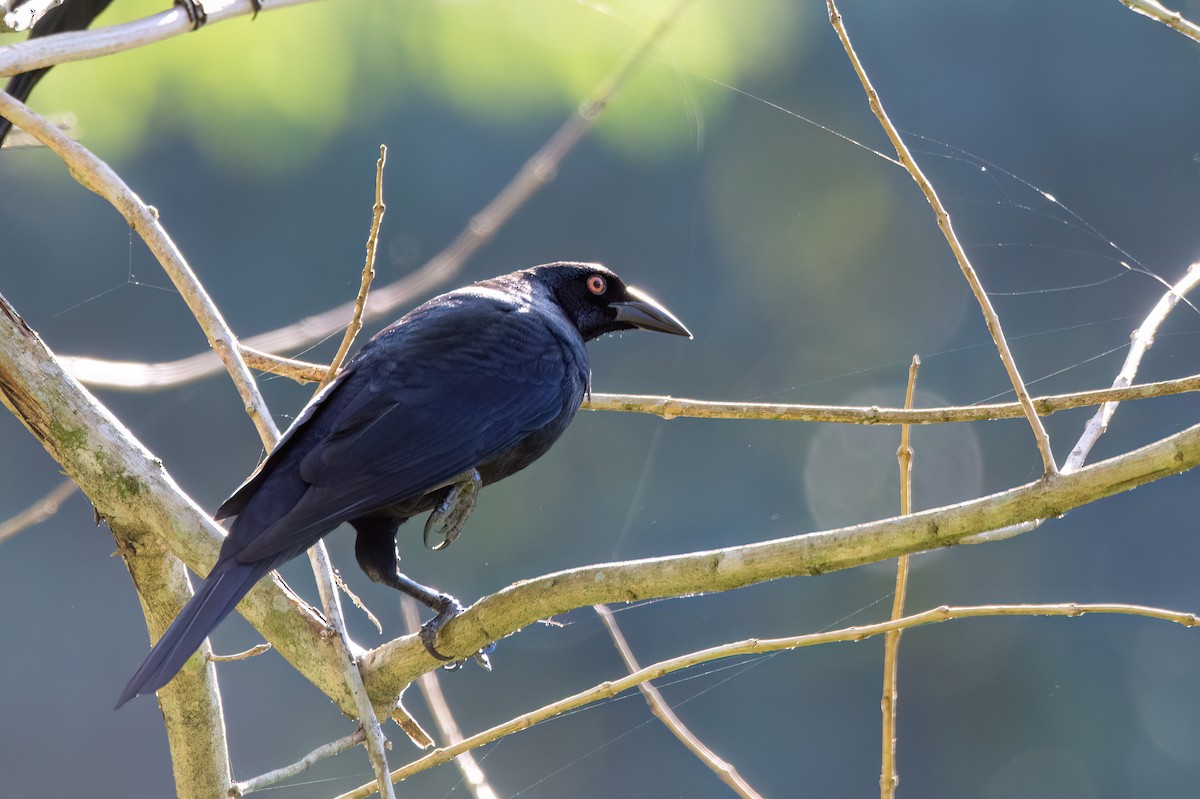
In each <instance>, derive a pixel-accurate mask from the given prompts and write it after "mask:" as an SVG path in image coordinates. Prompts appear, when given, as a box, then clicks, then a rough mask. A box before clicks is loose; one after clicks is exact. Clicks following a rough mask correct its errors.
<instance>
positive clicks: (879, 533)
mask: <svg viewBox="0 0 1200 799" xmlns="http://www.w3.org/2000/svg"><path fill="white" fill-rule="evenodd" d="M1197 464H1200V425H1195V426H1193V427H1190V428H1188V429H1187V430H1184V431H1182V432H1179V433H1175V434H1174V435H1171V436H1167V437H1166V438H1163V439H1161V440H1159V441H1156V442H1154V443H1152V444H1149V445H1147V446H1145V447H1142V448H1141V449H1138V450H1134V451H1133V452H1129V453H1126V454H1123V455H1120V456H1118V457H1115V458H1110V459H1109V460H1105V461H1100V462H1098V463H1094V464H1092V465H1090V466H1086V467H1084V468H1083V469H1080V470H1079V471H1077V472H1073V473H1071V474H1060V475H1052V476H1044V477H1043V478H1042V479H1040V480H1037V481H1035V482H1032V483H1029V484H1026V485H1024V486H1020V487H1017V488H1013V489H1010V490H1008V491H1005V492H1003V493H999V494H993V495H991V496H987V497H982V498H979V499H974V500H970V501H967V502H962V503H959V504H957V505H951V506H947V507H943V508H935V509H933V510H927V511H921V512H920V513H914V514H912V515H910V516H902V517H894V518H891V519H884V520H881V521H875V522H868V523H865V524H859V525H855V526H853V527H843V528H839V529H836V530H827V531H824V532H819V533H810V534H806V535H798V536H792V537H789V538H781V539H776V540H773V541H764V542H761V543H756V544H742V545H739V546H732V547H725V548H723V549H716V550H711V551H708V552H696V553H690V554H686V555H675V556H669V557H660V558H651V559H647V560H637V561H628V562H625V563H608V564H601V565H595V566H585V567H581V568H577V569H570V570H567V571H562V572H557V573H555V574H549V575H545V576H542V577H538V578H534V579H530V580H524V581H521V582H518V583H515V584H514V585H510V586H508V587H507V588H504V589H502V590H500V591H498V592H497V593H495V594H492V595H491V596H488V597H485V598H484V599H481V600H479V601H478V602H476V603H475V604H474V605H472V606H471V607H470V608H468V609H467V610H466V611H465V612H464V613H463V614H462V615H460V616H457V617H456V618H454V619H451V620H450V621H449V622H448V623H447V624H446V626H445V627H443V628H442V630H441V632H440V635H439V639H438V640H439V648H440V649H441V651H442V652H443V653H445V654H447V655H451V656H454V655H457V656H460V657H467V656H469V655H470V654H471V653H472V652H476V651H478V650H479V649H480V648H482V647H484V646H486V645H487V644H488V643H490V642H492V641H495V640H497V639H499V638H502V637H503V636H505V635H508V634H510V633H512V632H514V631H516V630H519V629H521V628H522V627H524V626H526V625H529V624H532V623H534V622H536V621H537V620H539V619H545V618H549V617H551V616H555V615H557V614H559V613H564V612H566V611H568V610H571V609H574V608H578V607H583V606H585V605H597V604H601V603H605V602H630V601H635V600H641V599H650V598H654V597H664V596H683V595H688V594H695V593H701V592H708V591H727V590H729V589H732V588H740V587H742V586H745V585H750V584H752V583H757V582H762V581H765V580H773V579H776V578H779V577H792V576H798V575H804V574H823V573H825V572H830V571H838V570H840V569H846V568H850V567H853V566H860V565H862V564H864V563H872V562H876V561H879V560H884V559H890V558H895V557H898V556H899V555H902V554H905V553H912V552H923V551H925V550H930V549H938V548H941V547H946V546H951V545H953V544H957V543H960V542H962V541H964V540H965V539H967V538H969V537H971V536H974V535H976V534H978V533H981V532H984V531H986V530H995V529H998V528H1001V527H1007V526H1010V525H1014V524H1017V523H1019V522H1024V521H1029V520H1031V519H1043V518H1048V517H1055V516H1060V515H1062V514H1064V513H1066V512H1067V511H1068V510H1070V509H1072V508H1076V507H1079V506H1080V505H1084V504H1087V503H1090V502H1094V501H1096V500H1098V499H1101V498H1102V497H1107V496H1111V495H1113V494H1116V493H1119V492H1122V491H1127V490H1129V489H1132V488H1135V487H1137V486H1139V485H1143V484H1145V483H1147V482H1150V481H1152V480H1157V479H1161V478H1163V477H1167V476H1169V475H1172V474H1178V473H1179V472H1182V471H1185V470H1187V469H1190V468H1192V467H1193V466H1196V465H1197ZM436 665H437V662H436V661H435V660H434V659H433V657H432V656H431V655H429V654H428V653H427V652H426V651H425V649H424V647H423V646H422V645H421V643H420V642H419V641H418V640H417V638H416V636H412V635H409V636H405V637H403V638H399V639H396V640H395V641H391V642H388V643H385V644H383V645H382V646H380V647H377V648H376V649H373V650H371V651H370V652H368V653H367V655H366V656H365V657H364V658H363V666H364V674H365V676H366V680H367V687H368V689H369V690H370V692H371V695H372V696H373V697H379V696H387V695H394V694H395V693H397V692H399V691H400V690H401V689H403V687H404V686H405V685H407V684H408V683H409V682H411V681H412V680H413V679H415V678H416V676H417V675H419V674H421V673H423V672H425V671H429V670H430V669H432V668H434V667H436Z"/></svg>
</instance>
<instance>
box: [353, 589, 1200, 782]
mask: <svg viewBox="0 0 1200 799" xmlns="http://www.w3.org/2000/svg"><path fill="white" fill-rule="evenodd" d="M1101 613H1103V614H1117V615H1127V616H1141V617H1144V618H1151V619H1160V620H1162V621H1169V622H1174V623H1175V624H1182V625H1183V626H1185V627H1195V626H1197V625H1200V618H1197V616H1196V615H1195V614H1194V613H1180V612H1178V611H1173V610H1162V609H1159V608H1150V607H1143V606H1140V605H1123V604H1079V603H1074V602H1072V603H1063V604H1054V605H981V606H971V607H948V606H942V607H938V608H933V609H932V610H927V611H924V612H923V613H916V614H913V615H912V616H906V617H905V618H902V619H895V620H890V621H884V622H878V623H876V624H864V625H861V626H857V627H848V628H846V629H842V630H833V631H830V632H824V633H810V634H808V635H797V636H791V637H788V638H767V639H756V638H751V639H749V640H746V641H739V642H737V643H732V644H725V645H723V646H716V647H712V648H711V649H703V650H700V651H698V652H691V653H688V654H686V655H681V656H680V657H677V658H671V659H670V660H664V661H661V662H659V663H655V664H654V665H652V666H647V667H645V668H644V669H641V670H639V671H636V672H634V673H632V674H630V675H628V676H625V677H622V678H620V679H616V680H611V681H609V682H604V683H601V684H600V685H597V686H595V687H593V688H589V689H588V690H586V691H580V692H579V693H577V694H574V695H573V696H568V697H566V698H564V699H560V700H559V701H557V702H552V703H550V704H548V705H546V706H544V707H541V708H538V709H537V710H534V711H532V712H529V713H525V714H523V715H521V716H517V717H516V718H514V719H511V720H510V721H506V722H504V723H503V724H499V725H496V726H495V727H492V728H490V729H487V730H484V731H483V732H480V733H477V734H475V735H472V736H470V737H469V738H465V739H464V740H463V741H462V742H460V743H457V744H454V745H453V746H445V747H442V748H439V749H435V750H434V751H432V752H430V753H429V754H428V755H425V756H424V757H421V758H419V759H417V760H414V761H413V762H411V763H409V764H408V765H406V766H402V767H401V768H398V769H396V770H395V771H393V772H392V774H391V777H392V779H393V780H394V781H396V782H399V781H401V780H404V779H407V778H409V777H411V776H413V775H414V774H418V773H420V772H422V771H425V770H427V769H430V768H433V767H434V766H439V765H441V764H443V763H445V762H447V761H449V760H450V759H451V758H453V757H457V756H458V755H460V754H462V753H463V752H466V751H469V750H471V749H475V748H477V747H480V746H483V745H484V744H487V743H491V742H492V741H495V740H497V739H499V738H503V737H504V736H506V735H512V734H513V733H516V732H521V731H522V730H527V729H529V728H530V727H532V726H534V725H535V724H538V723H540V722H543V721H546V720H547V719H551V718H554V717H555V716H558V715H561V714H563V713H566V712H567V711H569V710H574V709H575V708H578V707H583V706H584V705H589V704H592V703H593V702H598V701H601V700H604V699H610V698H612V697H614V696H617V695H618V694H620V693H622V692H623V691H627V690H629V689H630V688H633V687H636V686H638V685H640V684H642V683H644V682H647V681H649V680H657V679H659V678H661V677H664V676H666V675H667V674H671V673H673V672H677V671H681V670H683V669H687V668H690V667H692V666H698V665H700V664H701V663H708V662H711V661H714V660H719V659H723V658H730V657H739V656H745V655H759V654H765V653H768V652H780V651H783V650H788V649H799V648H802V647H808V646H816V645H818V644H829V643H835V642H839V641H863V640H865V639H867V638H872V637H874V636H877V635H882V634H884V633H887V632H889V631H891V630H904V629H909V628H912V627H921V626H926V625H930V624H938V623H941V622H944V621H951V620H955V619H970V618H982V617H986V616H1066V617H1070V618H1074V617H1077V616H1084V615H1088V614H1101ZM373 786H374V783H370V784H368V785H363V786H360V787H358V788H356V789H354V790H352V791H347V792H346V793H343V794H341V795H340V796H338V797H336V799H365V797H367V796H370V795H371V793H372V792H373V791H374V787H373Z"/></svg>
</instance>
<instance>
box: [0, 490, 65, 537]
mask: <svg viewBox="0 0 1200 799" xmlns="http://www.w3.org/2000/svg"><path fill="white" fill-rule="evenodd" d="M76 489H77V486H76V485H75V481H74V480H71V479H67V480H63V481H62V482H61V483H59V484H58V485H56V486H55V487H54V488H52V489H50V493H48V494H46V496H44V497H42V498H41V499H39V500H38V501H37V502H35V503H33V504H32V505H30V506H29V507H28V508H26V509H25V510H23V511H21V512H20V513H18V514H17V515H16V516H13V517H12V518H11V519H8V520H7V521H5V522H2V523H0V541H3V540H4V539H6V538H9V537H10V536H14V535H16V534H17V533H19V532H21V531H22V530H24V529H26V528H28V527H32V526H34V525H35V524H40V523H41V522H44V521H46V519H49V518H50V517H51V516H53V515H54V514H56V513H58V509H59V507H60V506H61V505H62V504H63V503H64V502H66V501H67V499H69V498H70V497H71V496H72V495H73V494H74V493H75V491H76Z"/></svg>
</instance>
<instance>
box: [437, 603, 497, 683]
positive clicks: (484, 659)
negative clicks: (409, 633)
mask: <svg viewBox="0 0 1200 799" xmlns="http://www.w3.org/2000/svg"><path fill="white" fill-rule="evenodd" d="M435 610H437V612H438V613H437V615H436V616H434V617H433V618H432V619H430V620H429V621H427V622H425V623H424V624H422V625H421V643H422V644H424V645H425V651H426V652H428V653H429V654H430V655H432V656H433V657H435V658H437V659H438V660H441V661H443V662H445V663H446V666H445V668H446V669H447V670H449V671H456V670H458V669H460V668H462V664H463V660H462V659H460V658H454V657H450V656H449V655H443V654H442V653H441V652H439V651H438V649H437V638H438V633H439V632H441V629H442V627H444V626H445V624H446V622H448V621H450V620H451V619H453V618H454V617H455V616H457V615H459V614H460V613H462V612H463V606H462V604H461V603H460V602H459V601H458V600H457V599H455V598H454V597H452V596H450V595H449V594H442V601H441V602H440V603H439V606H438V607H437V608H435ZM495 649H496V643H495V642H494V641H493V642H492V643H490V644H488V645H487V646H485V647H484V648H483V649H481V650H479V651H478V652H476V653H475V654H474V655H472V657H473V658H475V662H476V663H478V664H479V666H480V668H482V669H483V670H484V671H491V670H492V661H491V660H490V659H489V658H488V655H490V654H491V653H492V652H493V651H495Z"/></svg>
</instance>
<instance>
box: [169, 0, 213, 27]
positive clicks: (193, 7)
mask: <svg viewBox="0 0 1200 799" xmlns="http://www.w3.org/2000/svg"><path fill="white" fill-rule="evenodd" d="M175 5H177V6H179V7H180V8H182V9H183V13H185V14H187V18H188V19H189V20H190V21H191V23H192V30H199V29H200V26H201V25H203V24H204V23H205V22H207V21H208V14H206V13H205V12H204V6H203V4H201V2H200V0H175Z"/></svg>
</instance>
